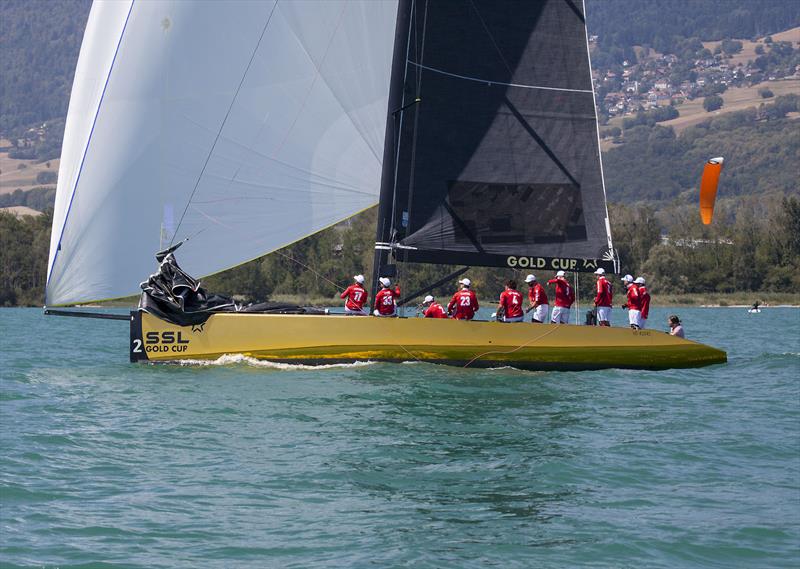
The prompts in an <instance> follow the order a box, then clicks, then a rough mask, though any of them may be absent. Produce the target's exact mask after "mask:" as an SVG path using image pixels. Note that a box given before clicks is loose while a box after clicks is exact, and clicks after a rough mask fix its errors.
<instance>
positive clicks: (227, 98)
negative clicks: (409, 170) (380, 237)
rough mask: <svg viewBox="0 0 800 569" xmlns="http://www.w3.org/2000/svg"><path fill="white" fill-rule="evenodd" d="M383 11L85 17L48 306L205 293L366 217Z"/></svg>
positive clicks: (385, 61) (274, 8) (378, 105)
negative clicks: (174, 282)
mask: <svg viewBox="0 0 800 569" xmlns="http://www.w3.org/2000/svg"><path fill="white" fill-rule="evenodd" d="M396 14H397V2H396V0H385V1H376V0H362V1H356V0H319V1H304V2H288V1H278V2H268V1H267V2H251V1H240V2H224V3H222V2H183V1H166V0H165V1H158V2H149V1H141V0H132V1H116V2H99V1H96V2H95V4H94V5H93V7H92V11H91V14H90V17H89V22H88V25H87V28H86V32H85V36H84V41H83V45H82V47H81V54H80V58H79V62H78V67H77V71H76V75H75V82H74V85H73V89H72V97H71V100H70V108H69V114H68V116H67V124H66V132H65V137H64V141H65V142H64V148H63V152H62V161H61V168H60V171H59V182H58V192H57V197H56V206H55V213H54V220H53V232H52V238H51V249H50V259H49V265H48V285H47V295H46V296H47V303H48V304H49V305H63V304H73V303H78V302H86V301H90V300H97V299H103V298H113V297H120V296H125V295H129V294H133V293H135V292H136V290H137V286H138V284H139V282H140V281H142V280H143V279H144V278H145V277H146V276H147V275H148V274H149V273H151V272H153V270H154V268H155V267H154V264H153V261H152V259H153V253H154V252H155V251H157V250H159V249H161V248H163V247H166V246H168V245H169V244H171V243H174V242H178V241H180V240H182V239H185V238H187V237H191V241H190V244H189V245H187V246H185V247H184V248H183V249H182V250H181V262H182V264H183V265H184V266H185V267H186V269H187V270H189V271H190V272H191V273H193V274H198V275H207V274H210V273H214V272H217V271H220V270H223V269H225V268H228V267H231V266H234V265H236V264H239V263H242V262H244V261H247V260H249V259H252V258H255V257H258V256H260V255H262V254H264V253H266V252H269V251H272V250H275V249H277V248H279V247H281V246H284V245H286V244H289V243H291V242H293V241H296V240H298V239H300V238H302V237H304V236H306V235H309V234H311V233H314V232H315V231H318V230H320V229H322V228H324V227H327V226H329V225H331V224H333V223H336V222H337V221H340V220H342V219H344V218H346V217H348V216H350V215H353V214H354V213H356V212H358V211H360V210H362V209H364V208H367V207H369V206H371V205H373V204H375V203H376V202H377V198H378V186H379V179H380V172H381V160H382V156H383V142H384V133H385V126H386V108H387V97H388V91H389V73H390V68H391V58H392V47H393V45H392V41H393V38H394V32H395V21H396Z"/></svg>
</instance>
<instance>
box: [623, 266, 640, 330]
mask: <svg viewBox="0 0 800 569" xmlns="http://www.w3.org/2000/svg"><path fill="white" fill-rule="evenodd" d="M622 282H623V283H625V287H627V289H628V301H627V303H626V304H624V305H623V306H622V308H627V309H628V323H629V324H630V325H631V328H633V329H634V330H638V329H639V317H640V316H641V314H642V313H641V309H642V304H641V298H639V285H637V284H636V283H635V282H633V277H632V276H631V275H625V276H624V277H622Z"/></svg>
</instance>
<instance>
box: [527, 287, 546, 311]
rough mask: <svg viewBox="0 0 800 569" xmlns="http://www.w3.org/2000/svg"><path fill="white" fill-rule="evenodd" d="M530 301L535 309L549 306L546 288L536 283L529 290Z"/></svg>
mask: <svg viewBox="0 0 800 569" xmlns="http://www.w3.org/2000/svg"><path fill="white" fill-rule="evenodd" d="M528 300H530V301H531V305H533V306H534V308H535V307H537V306H539V305H540V304H547V293H546V292H545V291H544V287H543V286H542V285H540V284H539V283H536V284H535V285H533V286H532V287H531V288H529V289H528Z"/></svg>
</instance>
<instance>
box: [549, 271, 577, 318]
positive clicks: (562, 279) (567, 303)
mask: <svg viewBox="0 0 800 569" xmlns="http://www.w3.org/2000/svg"><path fill="white" fill-rule="evenodd" d="M547 284H549V285H555V287H556V306H555V308H553V313H552V314H551V315H550V323H551V324H569V309H570V308H572V303H573V302H575V290H574V289H573V288H572V287H571V286H570V284H569V282H568V281H567V277H566V274H565V273H564V271H558V272H557V273H556V278H554V279H550V280H549V281H547Z"/></svg>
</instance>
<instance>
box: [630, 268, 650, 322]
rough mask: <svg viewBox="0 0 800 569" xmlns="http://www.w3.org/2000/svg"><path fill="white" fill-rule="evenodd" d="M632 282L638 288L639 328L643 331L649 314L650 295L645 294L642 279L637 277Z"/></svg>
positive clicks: (645, 288) (645, 290) (645, 289)
mask: <svg viewBox="0 0 800 569" xmlns="http://www.w3.org/2000/svg"><path fill="white" fill-rule="evenodd" d="M633 282H634V283H635V284H636V285H637V286H638V287H639V328H641V329H642V330H644V329H645V328H646V327H647V317H648V315H649V314H650V293H649V292H647V287H646V286H645V285H644V277H639V278H637V279H636V280H635V281H633Z"/></svg>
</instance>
